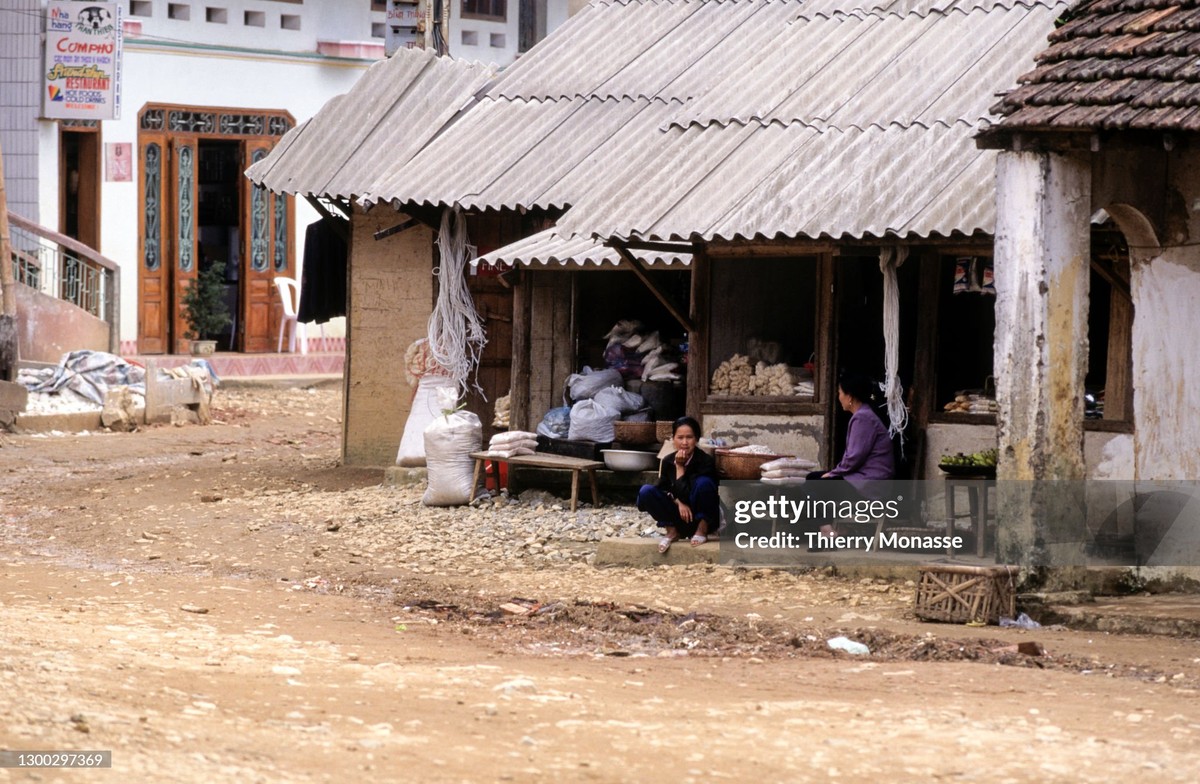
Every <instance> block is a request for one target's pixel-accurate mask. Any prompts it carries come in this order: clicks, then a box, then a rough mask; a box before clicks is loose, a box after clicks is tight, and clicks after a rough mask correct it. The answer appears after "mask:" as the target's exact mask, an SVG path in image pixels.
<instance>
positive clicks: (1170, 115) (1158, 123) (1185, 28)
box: [992, 0, 1200, 131]
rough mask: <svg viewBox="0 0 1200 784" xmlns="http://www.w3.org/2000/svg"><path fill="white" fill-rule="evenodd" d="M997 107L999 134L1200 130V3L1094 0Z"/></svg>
mask: <svg viewBox="0 0 1200 784" xmlns="http://www.w3.org/2000/svg"><path fill="white" fill-rule="evenodd" d="M1066 19H1067V20H1068V21H1067V22H1066V23H1065V24H1063V25H1062V26H1061V27H1060V28H1059V29H1057V30H1055V31H1054V33H1053V34H1052V35H1051V36H1050V46H1049V47H1048V48H1046V49H1045V50H1044V51H1043V52H1042V53H1041V54H1039V55H1038V58H1037V61H1038V66H1037V68H1035V69H1034V70H1032V71H1030V72H1029V73H1027V74H1025V75H1024V76H1022V77H1021V79H1020V80H1019V84H1020V86H1019V87H1018V88H1017V89H1015V90H1013V91H1012V92H1011V93H1009V94H1008V95H1006V96H1004V98H1003V99H1002V100H1001V101H1000V103H998V104H996V105H995V106H994V107H992V110H993V111H994V112H995V113H997V114H1000V115H1003V116H1004V119H1003V120H1002V121H1001V122H1000V123H999V128H1000V129H1008V130H1020V129H1030V130H1035V129H1053V130H1100V129H1102V130H1125V129H1137V130H1183V131H1197V130H1200V0H1094V2H1084V3H1082V4H1081V5H1079V6H1078V7H1077V8H1075V9H1074V10H1073V11H1071V12H1070V13H1069V14H1067V15H1066Z"/></svg>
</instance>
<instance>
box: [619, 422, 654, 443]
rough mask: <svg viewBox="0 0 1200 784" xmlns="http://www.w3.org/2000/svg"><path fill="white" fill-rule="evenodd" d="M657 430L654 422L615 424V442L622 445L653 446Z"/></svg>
mask: <svg viewBox="0 0 1200 784" xmlns="http://www.w3.org/2000/svg"><path fill="white" fill-rule="evenodd" d="M657 430H658V428H657V426H656V423H654V422H614V423H613V440H615V441H620V442H621V443H622V444H637V445H641V444H653V443H654V442H655V440H656V437H657V436H656V434H657Z"/></svg>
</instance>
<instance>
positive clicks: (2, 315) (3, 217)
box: [0, 150, 17, 381]
mask: <svg viewBox="0 0 1200 784" xmlns="http://www.w3.org/2000/svg"><path fill="white" fill-rule="evenodd" d="M12 259H13V257H12V243H11V242H10V241H9V229H8V193H7V191H6V190H5V187H4V151H3V150H0V381H15V380H16V378H17V292H16V291H15V290H14V289H13V286H14V285H16V281H15V280H14V279H13V266H12Z"/></svg>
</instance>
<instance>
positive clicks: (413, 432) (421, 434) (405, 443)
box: [396, 376, 456, 468]
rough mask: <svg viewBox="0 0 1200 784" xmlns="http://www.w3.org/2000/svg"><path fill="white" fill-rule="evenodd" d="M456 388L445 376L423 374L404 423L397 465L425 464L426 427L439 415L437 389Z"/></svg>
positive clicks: (407, 466) (408, 466)
mask: <svg viewBox="0 0 1200 784" xmlns="http://www.w3.org/2000/svg"><path fill="white" fill-rule="evenodd" d="M445 388H450V389H455V388H456V387H455V384H454V380H453V379H450V378H446V377H445V376H421V380H420V381H418V382H417V394H416V397H414V398H413V402H412V410H411V411H409V412H408V421H406V422H405V423H404V435H403V436H401V438H400V451H398V452H397V453H396V465H398V466H405V467H406V468H413V467H418V466H423V465H425V428H427V427H429V423H430V422H432V421H433V420H434V418H435V417H437V416H439V415H440V414H441V413H442V411H441V408H439V407H438V402H437V390H439V389H445Z"/></svg>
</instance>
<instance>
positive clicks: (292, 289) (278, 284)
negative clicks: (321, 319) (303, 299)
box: [275, 277, 308, 354]
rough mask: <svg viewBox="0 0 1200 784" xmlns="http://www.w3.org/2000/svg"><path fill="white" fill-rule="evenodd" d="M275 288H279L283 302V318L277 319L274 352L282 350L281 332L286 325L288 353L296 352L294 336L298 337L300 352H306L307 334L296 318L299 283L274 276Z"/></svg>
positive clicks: (298, 304)
mask: <svg viewBox="0 0 1200 784" xmlns="http://www.w3.org/2000/svg"><path fill="white" fill-rule="evenodd" d="M275 288H276V289H278V290H279V299H280V301H281V302H282V303H283V318H282V319H280V320H279V345H278V346H276V348H275V351H276V352H282V351H283V333H284V330H287V329H288V327H289V326H290V327H291V330H290V331H289V333H288V353H290V354H294V353H295V352H296V338H297V336H299V338H300V353H301V354H307V353H308V336H307V335H306V334H305V331H304V325H303V324H301V323H300V320H299V319H298V318H296V311H297V310H298V309H299V307H300V285H299V284H298V283H296V279H295V278H284V277H278V278H275Z"/></svg>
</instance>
